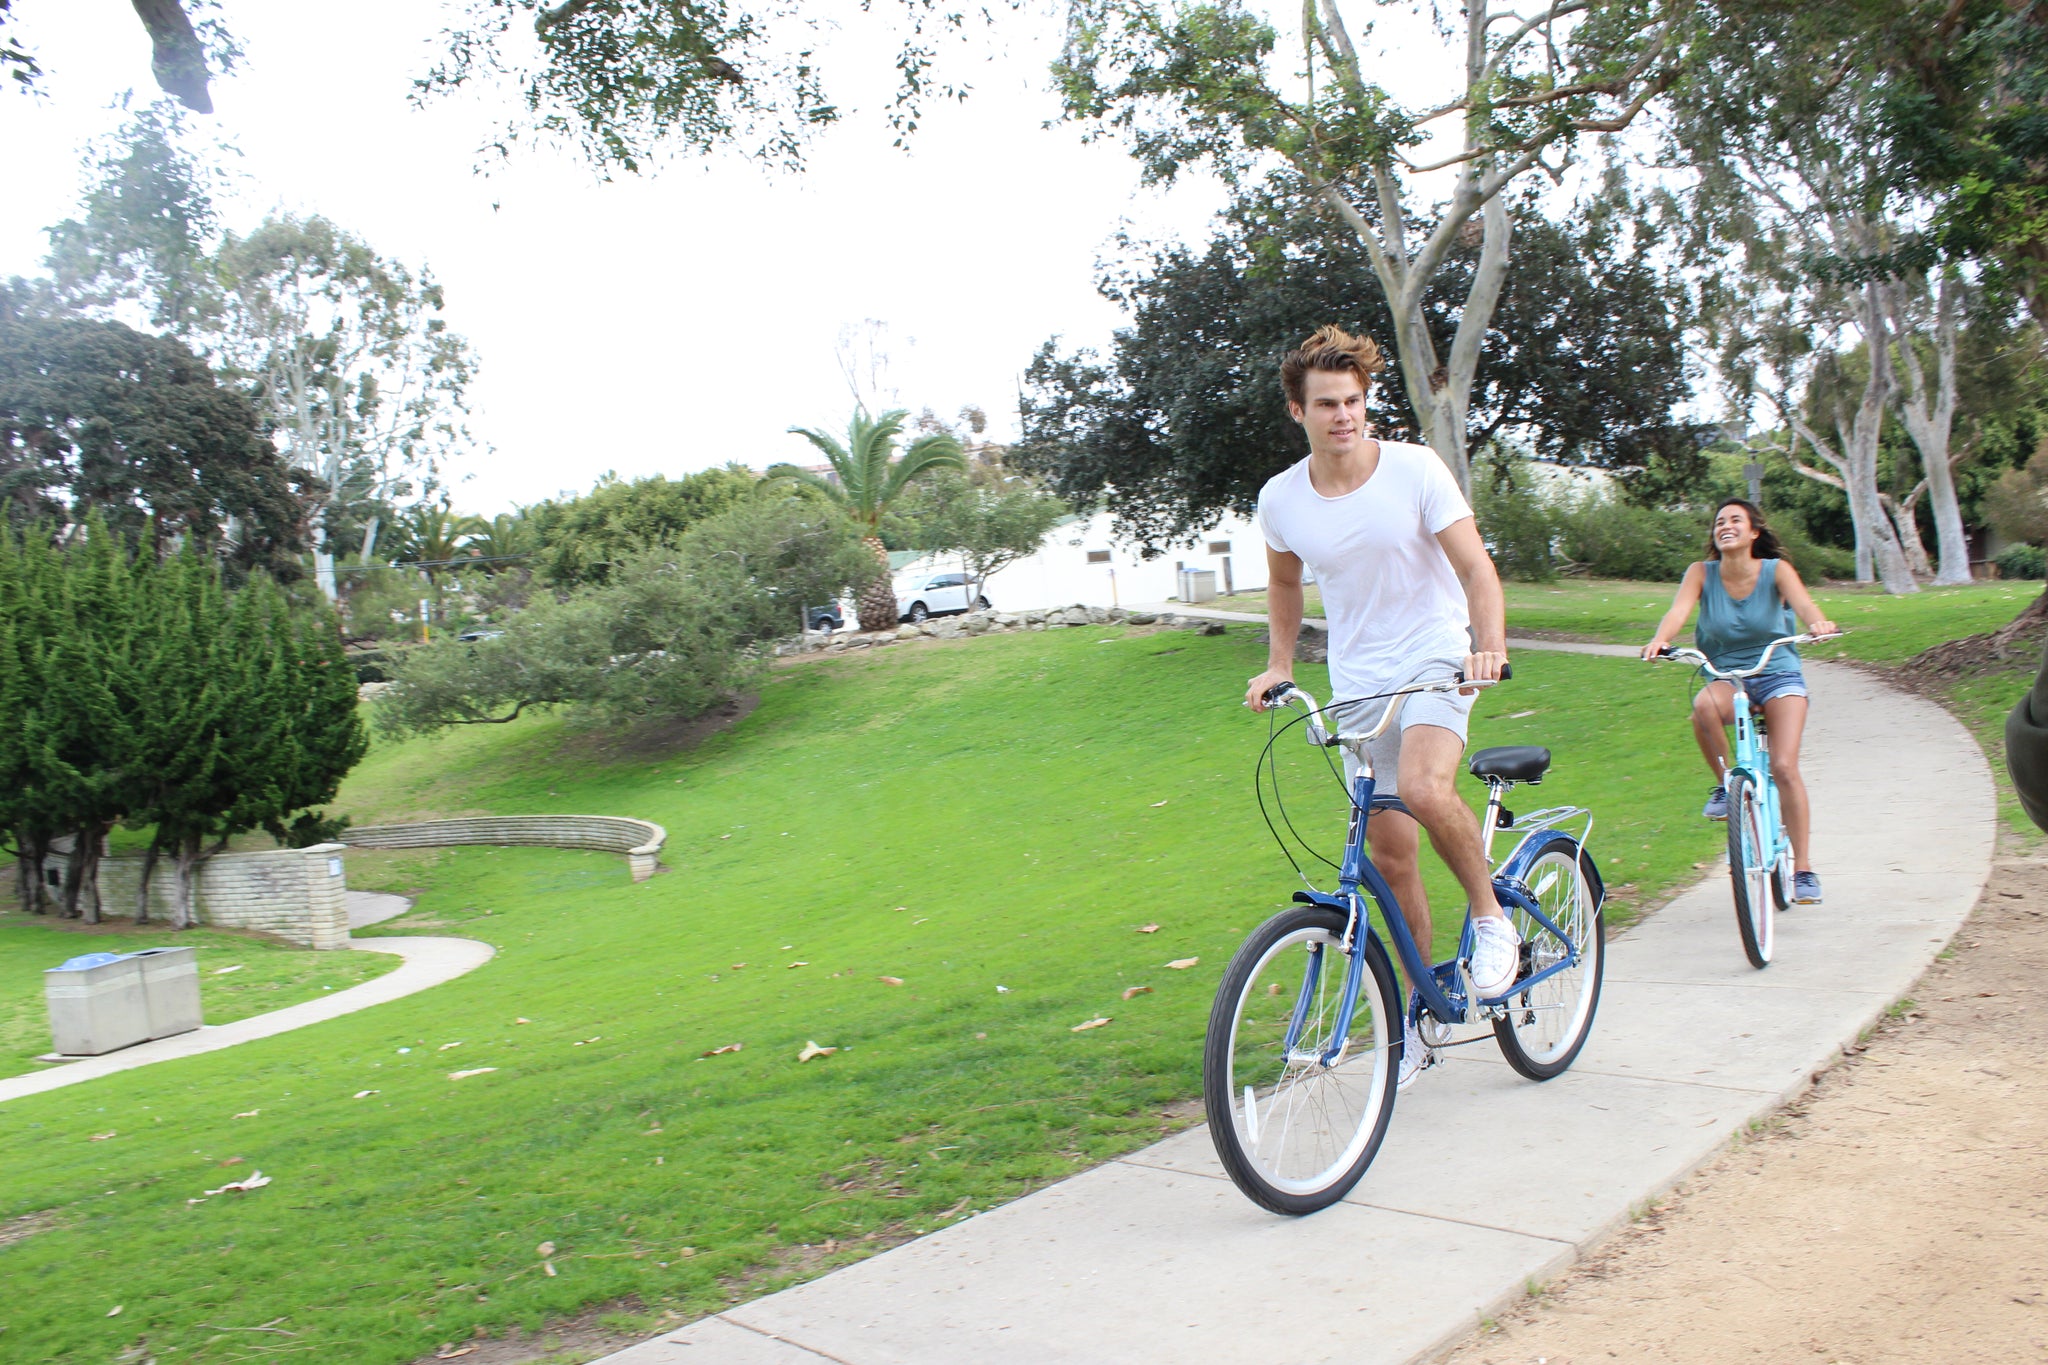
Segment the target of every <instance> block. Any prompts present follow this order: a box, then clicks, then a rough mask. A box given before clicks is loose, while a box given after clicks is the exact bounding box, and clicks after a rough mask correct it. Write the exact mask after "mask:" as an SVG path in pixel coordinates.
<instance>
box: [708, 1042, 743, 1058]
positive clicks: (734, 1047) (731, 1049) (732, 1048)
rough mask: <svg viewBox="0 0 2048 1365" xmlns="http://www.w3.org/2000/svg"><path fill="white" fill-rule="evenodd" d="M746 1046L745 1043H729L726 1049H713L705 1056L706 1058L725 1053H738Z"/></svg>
mask: <svg viewBox="0 0 2048 1365" xmlns="http://www.w3.org/2000/svg"><path fill="white" fill-rule="evenodd" d="M745 1046H746V1044H745V1043H727V1044H726V1045H725V1046H724V1047H715V1048H712V1049H711V1051H709V1052H706V1053H704V1054H703V1055H704V1056H706V1057H716V1056H718V1055H719V1054H721V1053H725V1052H738V1051H739V1050H740V1049H741V1048H743V1047H745Z"/></svg>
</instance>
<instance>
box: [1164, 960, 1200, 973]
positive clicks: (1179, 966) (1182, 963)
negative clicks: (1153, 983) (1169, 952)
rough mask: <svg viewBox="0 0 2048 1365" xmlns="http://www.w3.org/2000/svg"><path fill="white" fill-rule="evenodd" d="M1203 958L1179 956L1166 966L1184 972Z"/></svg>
mask: <svg viewBox="0 0 2048 1365" xmlns="http://www.w3.org/2000/svg"><path fill="white" fill-rule="evenodd" d="M1201 960H1202V959H1200V958H1199V957H1177V958H1175V959H1174V960H1173V961H1171V962H1169V963H1167V964H1166V966H1167V969H1168V970H1169V971H1176V972H1184V971H1186V970H1187V969H1188V968H1190V967H1192V966H1194V965H1195V964H1196V963H1197V962H1200V961H1201Z"/></svg>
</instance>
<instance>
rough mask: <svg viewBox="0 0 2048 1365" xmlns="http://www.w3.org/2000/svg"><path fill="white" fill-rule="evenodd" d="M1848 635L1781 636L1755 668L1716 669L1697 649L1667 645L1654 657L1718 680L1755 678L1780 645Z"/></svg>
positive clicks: (1816, 641)
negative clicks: (1695, 668)
mask: <svg viewBox="0 0 2048 1365" xmlns="http://www.w3.org/2000/svg"><path fill="white" fill-rule="evenodd" d="M1846 634H1848V632H1847V631H1845V630H1838V631H1835V632H1833V633H1831V634H1828V635H1811V634H1801V635H1785V636H1780V637H1779V638H1778V639H1775V640H1773V641H1771V642H1770V643H1769V644H1768V645H1766V646H1764V652H1763V656H1762V657H1761V658H1759V659H1758V660H1757V661H1756V666H1755V667H1753V668H1741V669H1720V668H1716V667H1714V663H1713V660H1711V659H1709V658H1708V657H1707V656H1706V655H1704V654H1702V653H1700V652H1699V651H1698V650H1697V649H1693V648H1691V647H1690V646H1687V647H1684V648H1680V649H1673V648H1672V647H1671V646H1670V645H1666V646H1664V648H1662V649H1660V650H1658V651H1657V653H1656V654H1655V655H1654V656H1653V657H1654V658H1658V659H1672V660H1675V661H1677V662H1679V663H1688V664H1698V665H1699V666H1700V667H1701V668H1703V669H1705V670H1706V671H1707V672H1709V673H1711V674H1713V675H1714V676H1715V677H1717V678H1731V679H1732V678H1753V677H1755V676H1756V675H1757V674H1759V673H1761V672H1763V671H1764V665H1765V664H1767V663H1769V662H1770V661H1771V655H1772V654H1773V653H1775V652H1776V651H1777V648H1778V646H1779V645H1811V644H1818V643H1820V642H1821V641H1823V640H1838V639H1840V638H1841V637H1842V636H1844V635H1846Z"/></svg>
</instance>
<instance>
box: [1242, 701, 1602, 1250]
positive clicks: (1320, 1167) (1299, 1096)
mask: <svg viewBox="0 0 2048 1365" xmlns="http://www.w3.org/2000/svg"><path fill="white" fill-rule="evenodd" d="M1462 685H1464V684H1463V682H1462V680H1454V679H1447V680H1444V681H1442V682H1429V683H1419V684H1416V685H1413V686H1410V687H1406V688H1402V689H1400V690H1399V691H1398V692H1395V693H1390V694H1387V695H1388V696H1389V697H1390V700H1389V702H1388V706H1387V710H1386V713H1385V714H1384V715H1383V716H1382V717H1381V718H1380V720H1379V723H1378V724H1377V725H1375V726H1374V727H1373V728H1372V730H1371V731H1369V732H1366V733H1360V734H1351V733H1336V734H1332V733H1331V732H1330V730H1329V729H1328V728H1327V727H1326V726H1325V725H1324V724H1323V722H1322V717H1323V715H1324V712H1323V710H1322V708H1320V707H1318V706H1317V705H1316V701H1315V698H1313V697H1311V696H1310V695H1309V694H1308V693H1306V692H1303V691H1301V690H1300V689H1299V688H1297V687H1294V686H1293V685H1292V684H1290V683H1282V684H1281V685H1279V686H1278V687H1275V688H1274V689H1272V690H1271V691H1270V692H1268V693H1267V694H1266V702H1267V704H1268V705H1269V706H1277V705H1289V706H1296V707H1299V708H1301V709H1302V710H1303V712H1304V714H1303V715H1302V716H1299V717H1296V718H1295V719H1293V720H1291V721H1289V722H1288V723H1287V725H1286V726H1283V727H1281V728H1280V729H1279V730H1277V731H1276V732H1275V733H1274V734H1273V735H1272V737H1271V739H1269V741H1268V743H1267V746H1266V750H1265V753H1264V754H1262V755H1261V759H1260V761H1261V764H1262V765H1263V764H1264V763H1265V762H1266V761H1267V760H1268V759H1269V758H1270V756H1271V754H1272V752H1273V745H1274V743H1275V742H1277V741H1278V739H1279V738H1280V736H1281V735H1282V734H1284V733H1285V731H1286V730H1287V729H1290V728H1292V727H1293V726H1295V725H1305V727H1306V729H1307V733H1308V739H1309V742H1310V743H1311V744H1313V745H1316V746H1318V747H1320V748H1323V749H1325V750H1330V749H1341V750H1343V751H1344V752H1346V753H1348V754H1349V755H1350V756H1351V758H1352V760H1353V761H1354V763H1355V764H1356V768H1355V772H1354V775H1353V776H1352V778H1351V780H1350V782H1349V792H1350V798H1351V816H1350V827H1349V831H1348V834H1347V837H1346V839H1345V844H1344V854H1343V861H1342V862H1341V863H1340V864H1335V865H1334V866H1336V868H1337V884H1336V888H1335V889H1334V890H1331V891H1320V890H1317V889H1316V888H1315V886H1314V884H1313V883H1309V885H1308V889H1307V890H1303V891H1296V892H1295V893H1294V900H1295V902H1296V904H1295V906H1294V907H1293V908H1291V909H1288V910H1285V911H1283V912H1281V913H1280V914H1278V915H1275V916H1273V918H1271V919H1269V920H1267V921H1266V922H1265V923H1264V924H1262V925H1260V926H1259V927H1258V928H1257V929H1255V930H1253V931H1252V933H1251V935H1250V936H1249V937H1248V938H1246V939H1245V941H1244V944H1243V946H1242V947H1240V948H1239V949H1238V950H1237V955H1236V956H1235V957H1233V958H1232V959H1231V961H1230V966H1229V967H1228V968H1227V969H1226V970H1225V971H1224V973H1223V982H1222V984H1221V985H1220V986H1219V987H1218V989H1217V992H1216V1002H1215V1005H1214V1006H1213V1008H1212V1009H1211V1010H1210V1013H1209V1029H1208V1037H1207V1041H1206V1046H1205V1048H1204V1051H1203V1059H1202V1094H1203V1099H1204V1100H1205V1102H1206V1104H1207V1106H1208V1114H1209V1133H1210V1136H1211V1137H1212V1138H1213V1139H1214V1141H1215V1143H1216V1154H1217V1155H1218V1156H1219V1157H1220V1158H1221V1159H1222V1161H1223V1167H1224V1169H1225V1170H1226V1171H1228V1172H1229V1173H1230V1178H1231V1179H1232V1180H1233V1181H1235V1182H1236V1183H1237V1187H1238V1188H1239V1189H1241V1190H1243V1191H1244V1193H1245V1194H1246V1195H1247V1196H1248V1197H1250V1198H1251V1199H1252V1201H1253V1202H1255V1203H1257V1204H1259V1205H1261V1206H1263V1207H1265V1208H1267V1209H1270V1210H1272V1211H1273V1212H1275V1213H1285V1214H1305V1213H1313V1212H1315V1211H1316V1210H1317V1209H1320V1208H1324V1207H1327V1206H1328V1205H1330V1204H1332V1203H1334V1202H1336V1201H1337V1200H1339V1199H1341V1198H1343V1197H1344V1195H1345V1194H1346V1193H1347V1192H1348V1191H1349V1190H1350V1189H1351V1187H1352V1186H1353V1185H1356V1184H1357V1183H1358V1181H1359V1178H1360V1177H1361V1176H1363V1175H1364V1174H1365V1171H1366V1168H1367V1167H1368V1166H1370V1165H1371V1164H1372V1159H1373V1157H1374V1156H1375V1155H1377V1153H1378V1152H1379V1147H1380V1143H1381V1141H1382V1139H1384V1138H1385V1136H1386V1131H1387V1124H1388V1121H1389V1120H1390V1119H1391V1118H1392V1117H1393V1113H1394V1097H1395V1093H1396V1090H1397V1085H1396V1077H1397V1075H1398V1068H1399V1067H1400V1064H1401V1052H1402V1048H1403V1046H1404V1044H1403V1029H1402V1025H1403V1013H1402V1008H1401V1005H1400V998H1399V996H1398V995H1397V994H1396V993H1395V987H1394V973H1393V968H1392V964H1391V963H1390V962H1389V961H1388V958H1387V950H1386V947H1385V945H1384V943H1383V941H1382V939H1381V937H1380V932H1379V931H1378V930H1377V929H1376V928H1375V927H1374V925H1373V923H1372V920H1371V906H1377V907H1378V909H1379V917H1380V921H1381V923H1382V924H1383V925H1384V926H1385V929H1386V933H1387V934H1388V935H1389V936H1390V937H1391V938H1392V939H1393V941H1394V948H1395V951H1397V952H1398V953H1399V954H1400V955H1401V962H1402V965H1403V967H1404V968H1405V969H1406V973H1407V976H1408V979H1409V981H1410V982H1411V983H1414V985H1415V987H1416V995H1415V1000H1416V1004H1415V1023H1416V1024H1417V1030H1418V1033H1419V1034H1420V1035H1421V1037H1422V1039H1423V1043H1424V1046H1425V1048H1427V1049H1428V1050H1429V1052H1430V1054H1431V1059H1433V1057H1434V1053H1435V1050H1436V1049H1438V1048H1442V1047H1448V1046H1455V1045H1458V1043H1459V1042H1477V1041H1479V1038H1481V1037H1484V1036H1485V1035H1483V1034H1481V1035H1479V1036H1478V1037H1474V1038H1468V1039H1463V1040H1456V1041H1454V1039H1453V1037H1452V1032H1451V1031H1452V1029H1453V1028H1455V1027H1459V1026H1464V1025H1476V1024H1490V1025H1491V1026H1492V1030H1493V1036H1494V1037H1495V1038H1496V1039H1497V1040H1498V1041H1499V1044H1500V1049H1501V1052H1502V1053H1503V1054H1504V1055H1505V1056H1506V1058H1507V1060H1508V1063H1509V1065H1511V1066H1512V1067H1514V1069H1515V1070H1516V1071H1518V1072H1520V1073H1521V1074H1522V1075H1524V1076H1527V1077H1529V1078H1530V1079H1532V1080H1548V1079H1550V1078H1551V1077H1553V1076H1556V1075H1559V1074H1560V1073H1562V1072H1563V1071H1564V1070H1565V1069H1566V1068H1567V1067H1569V1066H1570V1065H1571V1064H1572V1061H1573V1060H1574V1059H1575V1058H1576V1057H1577V1056H1578V1055H1579V1050H1580V1049H1581V1048H1582V1047H1584V1046H1585V1042H1586V1037H1587V1034H1588V1033H1589V1031H1590V1030H1591V1029H1592V1026H1593V1014H1594V1011H1595V1010H1596V1009H1597V1008H1598V1007H1599V1003H1600V981H1601V974H1602V970H1603V968H1604V966H1605V962H1606V932H1605V928H1604V925H1603V922H1602V917H1601V903H1602V901H1603V899H1604V898H1605V889H1604V887H1603V884H1602V882H1601V879H1600V873H1599V869H1598V868H1596V867H1595V866H1594V864H1593V859H1592V857H1591V855H1589V854H1588V853H1587V852H1586V850H1585V840H1586V837H1587V835H1589V834H1590V833H1591V831H1592V826H1593V821H1592V816H1591V815H1590V813H1588V812H1587V811H1586V810H1584V809H1583V808H1581V807H1576V806H1554V807H1549V808H1546V809H1544V810H1539V811H1536V812H1534V813H1533V814H1530V815H1527V816H1524V817H1522V818H1521V819H1520V820H1517V819H1516V818H1515V816H1514V815H1513V813H1512V812H1510V811H1508V810H1507V809H1506V808H1505V807H1504V806H1503V805H1502V798H1503V797H1505V796H1506V795H1507V793H1508V792H1509V791H1511V790H1513V789H1514V787H1515V785H1516V784H1517V783H1523V782H1528V783H1535V782H1540V781H1542V780H1543V775H1544V773H1545V771H1546V770H1547V769H1548V768H1549V766H1550V751H1549V750H1548V749H1542V748H1536V747H1533V746H1528V747H1522V746H1517V747H1509V748H1494V749H1481V750H1479V751H1478V752H1477V753H1475V754H1473V755H1472V758H1471V760H1470V762H1469V764H1468V765H1467V767H1468V770H1469V771H1470V772H1471V774H1472V775H1473V776H1474V777H1476V778H1478V779H1480V780H1481V781H1482V782H1484V783H1486V787H1487V803H1486V816H1485V823H1484V833H1485V841H1486V842H1485V846H1486V850H1487V858H1488V861H1489V863H1490V862H1491V860H1492V851H1493V840H1494V836H1495V835H1496V834H1498V833H1513V834H1518V835H1520V836H1521V837H1520V839H1519V840H1518V841H1517V843H1516V844H1515V847H1514V850H1513V851H1512V852H1510V853H1509V854H1508V856H1507V857H1506V858H1505V859H1503V860H1502V861H1501V863H1500V864H1499V865H1498V867H1497V868H1496V869H1495V871H1494V881H1493V887H1494V892H1495V894H1496V895H1497V896H1498V897H1499V898H1500V903H1501V906H1502V907H1503V908H1504V909H1505V910H1506V911H1507V912H1508V914H1509V916H1510V917H1511V918H1512V919H1513V920H1514V924H1515V927H1516V929H1517V930H1519V931H1520V933H1521V936H1522V959H1521V965H1520V969H1519V971H1518V974H1517V978H1516V981H1515V984H1514V985H1513V986H1512V987H1511V988H1509V989H1508V990H1507V991H1505V992H1503V993H1502V994H1500V995H1497V996H1492V997H1489V998H1486V999H1481V998H1479V997H1478V996H1477V994H1476V993H1475V992H1474V991H1473V989H1472V984H1471V980H1470V977H1469V975H1468V974H1467V971H1466V967H1465V961H1466V959H1467V958H1468V957H1469V956H1470V954H1471V951H1472V924H1471V918H1470V914H1469V912H1468V914H1467V917H1466V922H1465V926H1464V930H1463V933H1462V935H1461V936H1460V940H1459V948H1458V956H1456V957H1454V958H1451V959H1450V960H1448V961H1445V962H1439V963H1437V964H1435V965H1434V966H1431V965H1429V964H1427V963H1426V962H1425V961H1424V960H1423V955H1422V949H1421V948H1419V947H1418V946H1417V945H1416V942H1415V940H1414V937H1413V936H1412V935H1411V934H1410V933H1409V931H1408V922H1407V920H1406V919H1404V918H1403V917H1402V914H1401V908H1400V906H1399V904H1398V903H1397V902H1396V900H1395V898H1394V894H1393V892H1392V890H1391V889H1389V887H1388V886H1387V883H1386V879H1385V878H1384V877H1382V876H1381V875H1380V872H1379V869H1378V868H1376V867H1374V866H1373V863H1372V859H1371V858H1370V857H1369V856H1368V855H1367V852H1366V826H1367V822H1368V821H1369V819H1370V818H1371V815H1372V813H1373V811H1374V810H1375V809H1385V808H1387V807H1389V806H1395V807H1398V802H1397V801H1395V800H1394V799H1393V798H1384V799H1382V800H1380V801H1378V802H1376V801H1375V798H1374V795H1373V787H1374V783H1373V773H1372V763H1371V759H1370V757H1369V756H1368V753H1367V747H1366V746H1367V745H1368V744H1369V743H1370V742H1371V741H1372V740H1374V739H1376V738H1377V737H1378V736H1379V735H1380V734H1381V733H1382V732H1383V731H1385V730H1386V729H1387V727H1388V726H1390V725H1392V724H1394V723H1396V719H1397V717H1398V715H1399V713H1400V709H1401V701H1402V698H1404V697H1406V696H1409V695H1412V694H1414V693H1417V692H1444V691H1452V690H1455V689H1457V688H1458V687H1460V686H1462ZM1333 766H1334V765H1333ZM1276 792H1277V787H1276ZM1263 800H1264V798H1263V795H1262V796H1261V801H1262V803H1263ZM1580 817H1583V818H1584V819H1585V822H1586V823H1585V828H1584V829H1583V830H1581V831H1580V833H1579V835H1578V836H1577V837H1574V836H1573V835H1571V834H1569V833H1567V832H1566V831H1564V830H1563V829H1560V828H1557V826H1558V825H1559V824H1560V823H1562V822H1564V821H1567V820H1576V819H1578V818H1580ZM1283 818H1284V808H1283ZM1276 835H1277V831H1276ZM1283 847H1285V845H1284V843H1283ZM1289 856H1290V858H1291V857H1292V854H1291V853H1290V855H1289ZM1296 870H1297V871H1299V870H1300V868H1299V864H1297V865H1296ZM1303 881H1304V882H1307V881H1308V878H1307V876H1306V874H1304V875H1303Z"/></svg>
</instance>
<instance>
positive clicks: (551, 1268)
mask: <svg viewBox="0 0 2048 1365" xmlns="http://www.w3.org/2000/svg"><path fill="white" fill-rule="evenodd" d="M540 1268H541V1269H542V1270H544V1271H546V1272H547V1273H548V1274H549V1275H550V1276H552V1275H553V1274H554V1273H555V1263H554V1262H553V1261H542V1262H541V1263H540Z"/></svg>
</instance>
